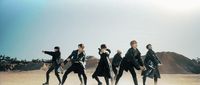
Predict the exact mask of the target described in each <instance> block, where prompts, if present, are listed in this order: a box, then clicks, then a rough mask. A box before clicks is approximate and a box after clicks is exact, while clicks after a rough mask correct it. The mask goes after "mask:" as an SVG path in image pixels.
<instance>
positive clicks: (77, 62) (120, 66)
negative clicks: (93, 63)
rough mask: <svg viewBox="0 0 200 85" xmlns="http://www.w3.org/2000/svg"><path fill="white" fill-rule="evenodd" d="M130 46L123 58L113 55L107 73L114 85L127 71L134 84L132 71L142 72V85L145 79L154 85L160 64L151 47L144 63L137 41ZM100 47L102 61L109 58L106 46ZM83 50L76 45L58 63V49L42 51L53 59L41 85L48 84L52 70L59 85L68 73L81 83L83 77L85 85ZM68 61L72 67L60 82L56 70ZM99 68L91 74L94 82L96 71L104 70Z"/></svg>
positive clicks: (134, 76) (84, 55)
mask: <svg viewBox="0 0 200 85" xmlns="http://www.w3.org/2000/svg"><path fill="white" fill-rule="evenodd" d="M102 46H103V47H102ZM130 46H131V47H130V48H129V49H128V51H127V53H126V54H125V56H124V57H122V56H121V54H122V52H121V51H120V50H117V53H116V54H115V56H114V58H113V60H112V63H111V64H112V65H111V66H112V67H111V68H108V70H109V71H113V72H114V74H115V77H114V80H115V85H117V84H118V82H119V79H120V78H121V76H122V74H123V71H129V72H130V73H131V75H132V78H133V81H134V84H135V85H138V81H137V76H136V72H135V70H134V69H137V70H142V75H143V85H145V82H146V77H150V78H154V82H155V83H154V84H155V85H156V84H157V79H158V78H160V73H159V70H158V66H159V65H160V64H161V62H160V61H159V59H158V58H157V56H156V54H155V52H154V51H153V50H152V45H151V44H148V45H147V46H146V48H147V49H148V52H147V54H146V56H145V59H144V62H143V60H142V58H141V53H140V51H139V50H138V49H137V41H135V40H132V41H131V42H130ZM101 47H102V49H100V51H99V54H100V56H101V57H102V60H103V59H104V58H103V57H104V56H105V57H106V56H109V54H110V53H111V51H110V50H108V49H107V48H106V46H104V44H103V45H101ZM84 48H85V46H84V44H78V49H77V50H74V51H73V52H72V53H71V55H70V56H69V57H68V58H67V59H66V60H65V61H64V62H60V59H61V57H60V55H61V53H60V48H59V47H55V48H54V51H43V53H45V54H49V55H51V56H52V57H53V58H52V65H51V66H50V68H49V70H48V71H47V72H46V82H45V83H43V85H48V84H49V74H50V72H52V71H53V70H55V75H56V77H57V79H58V81H59V85H64V83H65V80H66V79H67V76H68V74H69V73H70V72H74V73H77V74H78V76H79V78H80V80H81V82H83V81H82V77H83V80H84V83H82V84H84V85H87V76H86V73H85V66H84V64H83V62H85V58H86V54H85V51H84ZM104 51H105V53H104ZM106 51H108V52H106ZM69 61H70V62H71V63H72V65H71V66H70V67H69V68H68V69H67V70H66V71H65V73H64V75H63V77H62V80H61V79H60V76H59V72H58V69H59V68H60V67H63V66H64V65H65V64H66V63H67V62H69ZM105 61H106V58H105ZM107 61H108V63H109V59H107ZM100 62H101V60H100ZM102 62H104V61H102ZM99 64H102V63H99ZM102 65H104V64H102ZM99 67H101V66H98V67H97V69H96V71H95V72H94V74H93V78H95V79H96V80H97V77H96V76H97V75H99V71H98V70H104V68H99ZM105 72H108V71H104V73H103V74H105ZM107 74H111V72H109V73H106V75H107ZM101 75H102V74H101ZM104 76H105V75H104ZM106 78H111V79H113V78H112V77H105V79H106ZM97 81H98V85H102V83H101V82H100V81H99V80H97ZM108 82H109V81H108V79H106V85H109V83H108Z"/></svg>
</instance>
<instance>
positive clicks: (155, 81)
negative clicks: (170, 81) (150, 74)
mask: <svg viewBox="0 0 200 85" xmlns="http://www.w3.org/2000/svg"><path fill="white" fill-rule="evenodd" d="M157 82H158V78H157V77H154V85H157Z"/></svg>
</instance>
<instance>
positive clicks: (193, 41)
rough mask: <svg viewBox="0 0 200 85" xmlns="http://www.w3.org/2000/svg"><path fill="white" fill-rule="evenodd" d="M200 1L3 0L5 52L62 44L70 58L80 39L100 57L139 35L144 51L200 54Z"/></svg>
mask: <svg viewBox="0 0 200 85" xmlns="http://www.w3.org/2000/svg"><path fill="white" fill-rule="evenodd" d="M199 33H200V0H0V54H5V55H9V56H12V57H17V58H19V59H32V58H34V59H35V58H44V59H49V58H50V57H49V56H47V55H44V54H42V52H41V51H42V50H53V47H54V46H60V47H61V51H62V58H66V57H67V56H68V55H69V54H70V53H71V52H72V50H74V49H76V48H77V44H78V43H84V44H85V46H86V53H87V55H95V56H97V57H99V56H98V53H97V52H98V50H97V48H98V47H99V46H100V44H102V43H105V44H107V46H108V48H110V49H111V50H112V55H111V56H113V55H114V54H115V53H116V50H117V49H121V50H122V51H123V53H125V52H126V51H127V49H128V48H129V47H130V46H129V42H130V41H131V40H133V39H135V40H137V41H138V46H139V47H138V48H139V50H140V51H141V53H142V54H143V55H144V54H145V53H146V51H147V50H146V49H145V46H146V44H148V43H151V44H152V45H153V48H154V50H155V51H156V52H160V51H172V52H177V53H180V54H183V55H185V56H187V57H189V58H195V57H200V54H199V48H200V45H199V43H200V38H199V37H200V34H199Z"/></svg>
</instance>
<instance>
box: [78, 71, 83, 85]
mask: <svg viewBox="0 0 200 85" xmlns="http://www.w3.org/2000/svg"><path fill="white" fill-rule="evenodd" d="M78 78H79V80H80V82H81V85H83V79H82V77H81V74H80V73H79V74H78Z"/></svg>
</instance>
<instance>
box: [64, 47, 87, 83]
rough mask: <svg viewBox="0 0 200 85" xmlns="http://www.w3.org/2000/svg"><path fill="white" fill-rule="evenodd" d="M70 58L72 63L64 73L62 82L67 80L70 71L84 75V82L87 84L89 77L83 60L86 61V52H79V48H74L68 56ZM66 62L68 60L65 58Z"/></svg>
mask: <svg viewBox="0 0 200 85" xmlns="http://www.w3.org/2000/svg"><path fill="white" fill-rule="evenodd" d="M68 59H71V62H72V65H71V66H70V67H69V68H68V69H67V71H66V72H65V74H64V75H63V80H62V84H64V82H65V80H66V79H67V75H68V74H69V73H70V72H74V73H78V74H79V75H83V78H84V83H85V85H86V82H87V77H86V74H85V71H84V66H83V64H82V62H85V52H82V53H79V54H78V50H74V51H73V52H72V53H71V55H70V56H69V57H68ZM64 63H65V64H66V63H67V60H65V61H64Z"/></svg>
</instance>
